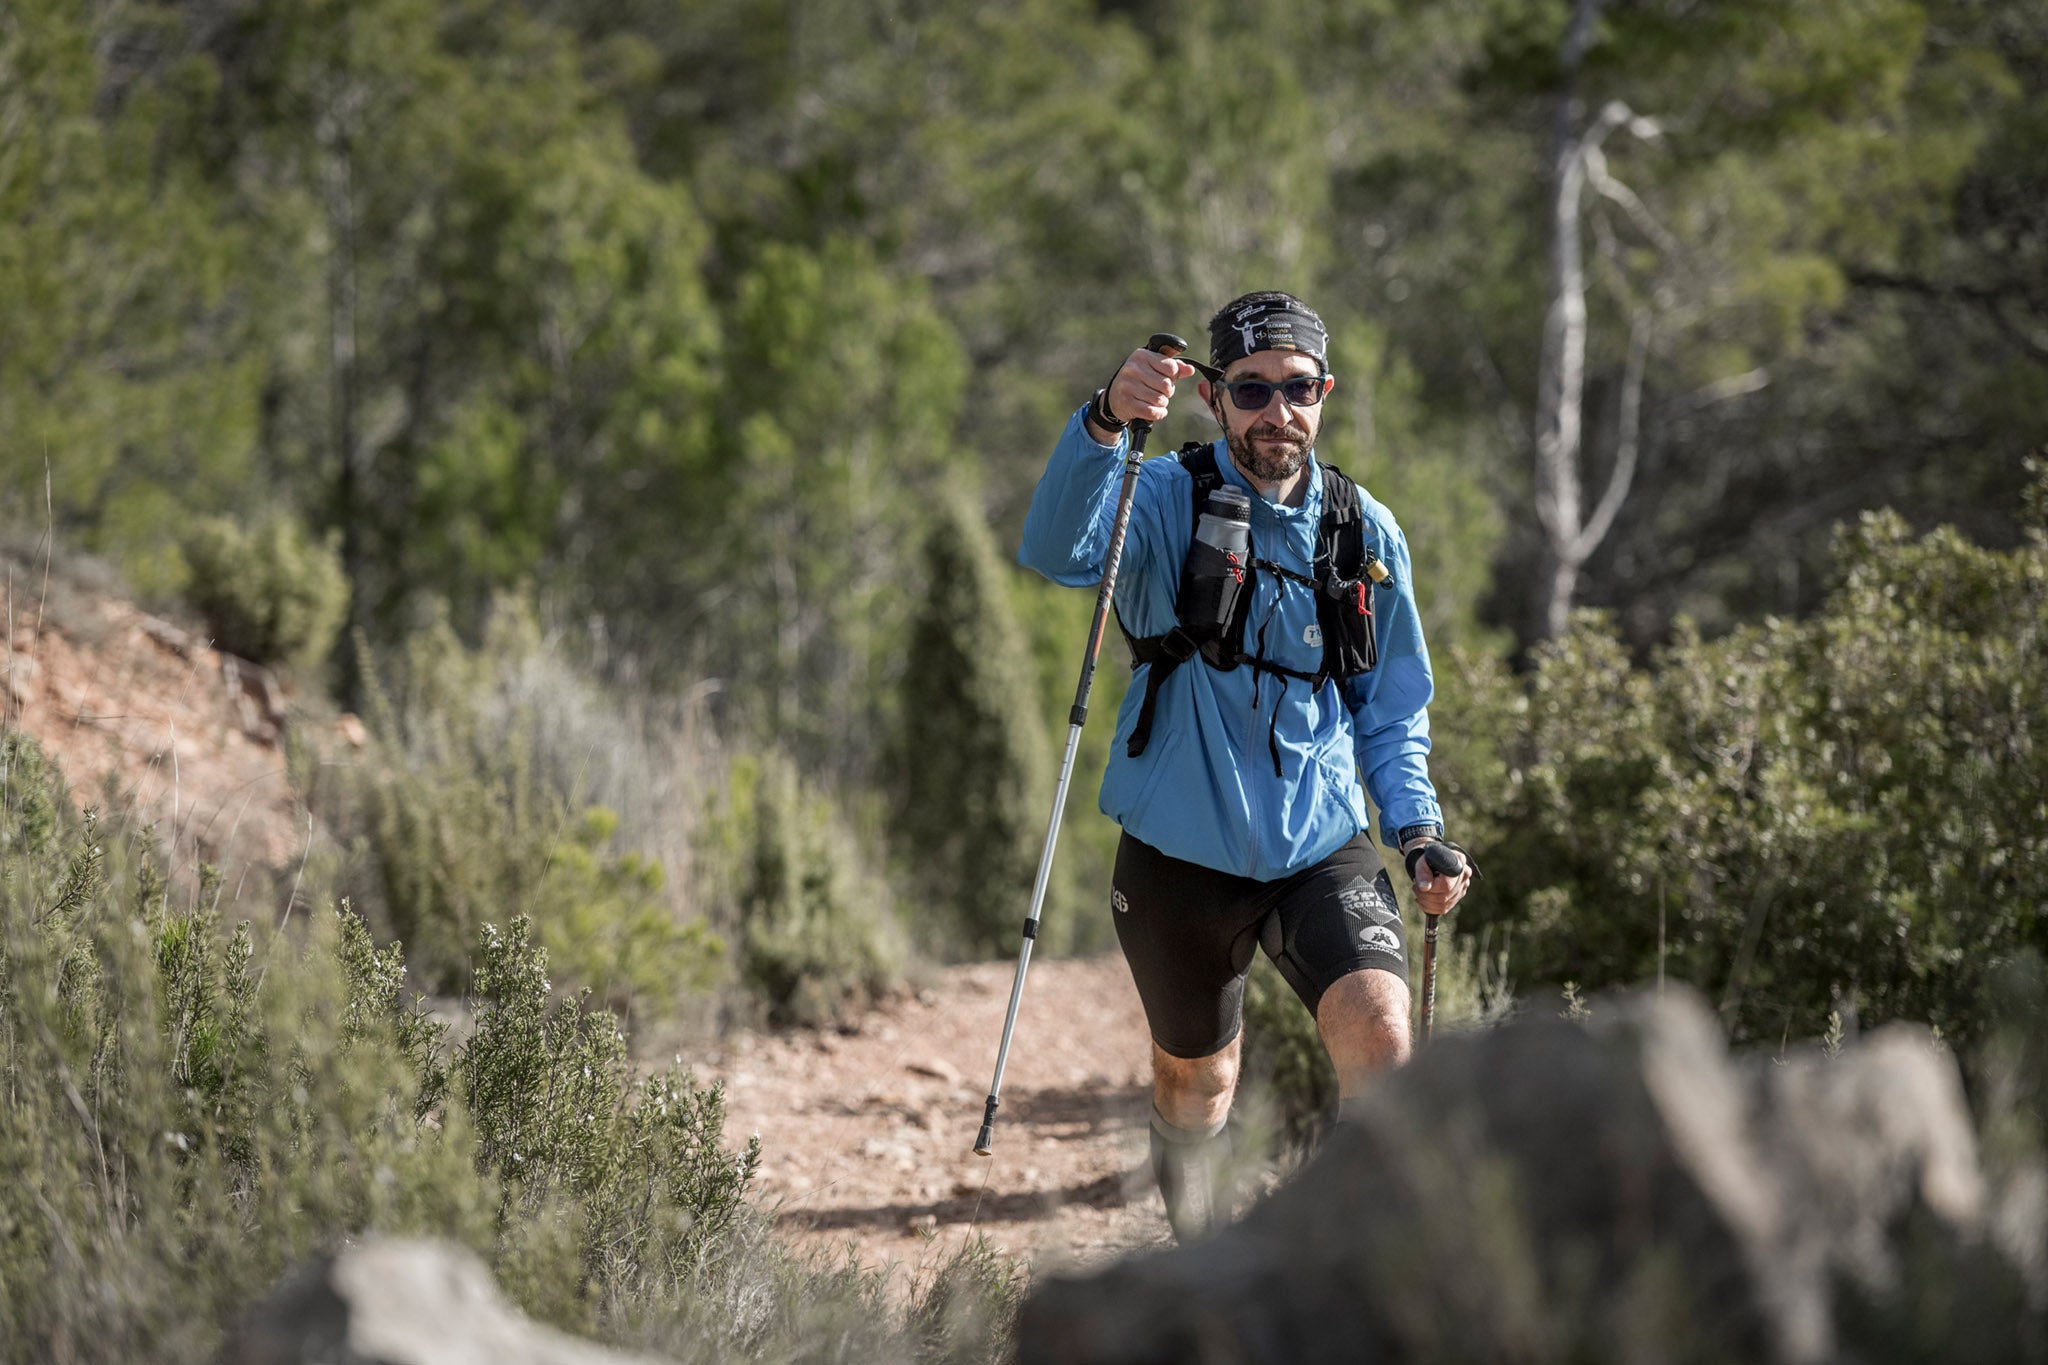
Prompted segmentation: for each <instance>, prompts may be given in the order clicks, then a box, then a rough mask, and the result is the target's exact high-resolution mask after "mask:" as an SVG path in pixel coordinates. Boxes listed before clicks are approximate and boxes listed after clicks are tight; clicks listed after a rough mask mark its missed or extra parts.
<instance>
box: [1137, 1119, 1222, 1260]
mask: <svg viewBox="0 0 2048 1365" xmlns="http://www.w3.org/2000/svg"><path fill="white" fill-rule="evenodd" d="M1227 1123H1228V1120H1225V1121H1224V1122H1223V1123H1218V1124H1217V1125H1215V1126H1214V1127H1213V1128H1193V1129H1191V1128H1179V1127H1176V1126H1174V1125H1173V1124H1171V1123H1168V1122H1167V1121H1166V1119H1165V1118H1164V1117H1162V1116H1161V1115H1160V1113H1159V1109H1158V1106H1156V1105H1155V1106H1153V1109H1152V1175H1153V1177H1154V1178H1155V1179H1157V1180H1158V1182H1159V1193H1160V1196H1161V1197H1162V1198H1163V1199H1165V1201H1166V1221H1167V1223H1168V1224H1169V1225H1170V1226H1171V1227H1172V1228H1173V1235H1174V1236H1175V1237H1176V1238H1178V1239H1179V1240H1180V1241H1182V1242H1191V1241H1193V1240H1194V1239H1195V1238H1197V1237H1200V1236H1202V1235H1203V1234H1205V1233H1207V1232H1209V1231H1210V1230H1211V1229H1213V1228H1215V1227H1216V1226H1217V1225H1219V1224H1221V1223H1222V1222H1223V1221H1224V1220H1226V1219H1227V1218H1228V1217H1229V1216H1230V1188H1229V1182H1230V1171H1229V1165H1230V1150H1231V1149H1230V1132H1229V1129H1228V1128H1227V1126H1226V1124H1227Z"/></svg>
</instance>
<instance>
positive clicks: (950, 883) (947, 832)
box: [893, 498, 1052, 956]
mask: <svg viewBox="0 0 2048 1365" xmlns="http://www.w3.org/2000/svg"><path fill="white" fill-rule="evenodd" d="M1003 572H1004V571H1003V567H1002V565H1001V563H1000V562H999V561H998V559H997V557H996V550H995V543H994V541H993V540H992V539H991V538H990V536H989V534H988V531H987V529H986V528H985V527H984V526H983V525H982V522H981V520H980V518H979V517H977V516H975V515H974V514H973V513H972V512H971V511H970V509H969V508H968V507H967V506H966V505H965V504H964V502H963V501H961V500H959V499H957V498H956V499H954V500H951V501H949V502H947V503H946V504H945V506H944V508H943V510H942V511H941V514H940V516H939V518H938V520H937V521H936V522H935V523H934V524H933V526H932V529H931V531H930V533H929V534H928V535H927V537H926V539H925V549H924V580H925V590H924V593H923V596H922V597H921V599H920V602H919V606H918V609H917V615H916V617H915V619H914V620H913V622H912V625H911V632H910V652H909V658H908V660H907V662H906V666H905V668H904V672H903V689H902V690H903V707H902V721H901V726H900V733H899V734H898V736H897V740H896V744H895V747H894V754H893V767H894V768H895V773H896V775H895V782H894V785H895V786H896V787H897V788H898V792H899V795H898V797H897V802H896V810H895V820H894V826H895V829H894V833H895V837H896V842H897V845H898V854H899V858H900V859H901V861H902V863H903V864H904V866H905V869H906V874H907V877H908V879H909V881H910V883H911V885H912V886H914V887H915V889H916V896H915V899H914V904H915V905H916V907H917V915H918V920H919V928H920V929H921V930H922V931H923V932H922V933H921V934H920V939H921V941H924V942H926V943H929V944H932V945H933V946H935V947H939V948H941V949H951V950H952V951H955V952H958V953H962V954H966V955H970V956H989V955H992V954H996V953H1001V952H1003V951H1006V950H1014V947H1015V939H1016V933H1017V924H1018V923H1019V921H1020V920H1021V918H1022V914H1023V911H1024V909H1025V907H1026V906H1027V905H1028V904H1029V902H1030V899H1031V890H1032V884H1033V881H1034V879H1035V876H1036V874H1037V871H1038V862H1039V853H1040V846H1041V844H1042V842H1043V837H1044V831H1045V817H1046V805H1047V802H1048V801H1049V800H1050V799H1051V796H1052V772H1051V753H1050V750H1051V742H1050V741H1049V740H1048V739H1047V737H1046V733H1045V727H1044V725H1043V724H1042V723H1041V722H1040V720H1039V717H1038V712H1037V704H1038V699H1037V697H1036V696H1035V694H1034V692H1033V686H1032V685H1033V682H1034V675H1033V669H1032V663H1031V655H1030V651H1029V648H1028V646H1027V642H1026V639H1025V636H1024V633H1023V631H1022V630H1021V629H1020V628H1019V626H1018V625H1017V624H1016V613H1015V612H1014V611H1013V610H1012V609H1011V608H1010V604H1009V594H1008V592H1007V590H1006V588H1005V585H1004V580H1003Z"/></svg>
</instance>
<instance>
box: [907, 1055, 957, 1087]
mask: <svg viewBox="0 0 2048 1365" xmlns="http://www.w3.org/2000/svg"><path fill="white" fill-rule="evenodd" d="M903 1069H904V1070H906V1071H908V1072H910V1073H911V1074H912V1075H916V1076H929V1077H931V1078H932V1079H933V1080H935V1081H944V1082H945V1083H946V1084H947V1085H958V1084H960V1069H959V1068H958V1067H956V1066H954V1065H953V1064H952V1063H951V1062H949V1061H947V1060H946V1059H945V1058H943V1057H927V1058H924V1059H923V1060H921V1061H915V1062H910V1063H908V1064H907V1065H906V1066H905V1067H904V1068H903Z"/></svg>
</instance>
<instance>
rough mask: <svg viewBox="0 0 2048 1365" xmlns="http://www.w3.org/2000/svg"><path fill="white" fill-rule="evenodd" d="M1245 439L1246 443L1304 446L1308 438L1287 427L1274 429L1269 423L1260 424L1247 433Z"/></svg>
mask: <svg viewBox="0 0 2048 1365" xmlns="http://www.w3.org/2000/svg"><path fill="white" fill-rule="evenodd" d="M1245 439H1246V440H1248V441H1288V442H1291V443H1292V444H1294V445H1305V444H1307V442H1308V438H1307V437H1306V436H1304V435H1302V434H1301V433H1300V432H1298V431H1294V430H1291V429H1290V428H1287V427H1276V426H1274V425H1273V424H1272V423H1270V422H1262V423H1260V424H1259V425H1258V426H1255V427H1253V428H1252V429H1251V430H1250V431H1247V432H1246V433H1245Z"/></svg>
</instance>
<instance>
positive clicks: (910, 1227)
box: [903, 1213, 939, 1236]
mask: <svg viewBox="0 0 2048 1365" xmlns="http://www.w3.org/2000/svg"><path fill="white" fill-rule="evenodd" d="M903 1230H904V1231H905V1232H909V1233H915V1234H918V1235H920V1236H921V1235H923V1234H925V1233H929V1232H937V1231H938V1230H939V1216H938V1215H937V1214H936V1213H920V1214H918V1215H917V1217H915V1218H912V1219H910V1220H909V1221H907V1222H905V1223H904V1225H903Z"/></svg>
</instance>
